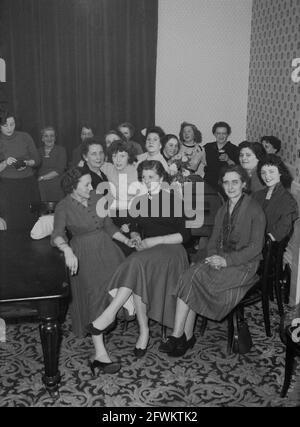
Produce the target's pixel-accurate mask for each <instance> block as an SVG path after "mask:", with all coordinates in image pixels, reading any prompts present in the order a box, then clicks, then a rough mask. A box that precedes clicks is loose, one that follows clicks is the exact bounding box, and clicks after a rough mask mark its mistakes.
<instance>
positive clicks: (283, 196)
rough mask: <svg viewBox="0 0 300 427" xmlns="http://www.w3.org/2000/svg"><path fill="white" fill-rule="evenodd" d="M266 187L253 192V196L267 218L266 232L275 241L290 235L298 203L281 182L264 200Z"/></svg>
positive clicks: (296, 215) (296, 216)
mask: <svg viewBox="0 0 300 427" xmlns="http://www.w3.org/2000/svg"><path fill="white" fill-rule="evenodd" d="M267 192H268V188H265V189H263V190H260V191H258V192H257V193H254V194H253V198H254V199H255V200H256V201H257V202H258V203H259V204H260V205H261V206H262V208H263V210H264V212H265V215H266V219H267V230H266V231H267V233H271V234H272V236H273V237H274V238H275V239H276V241H277V242H280V241H281V240H282V239H284V238H285V237H287V236H290V235H291V233H292V230H293V224H294V222H295V221H296V219H297V218H298V214H299V213H298V205H297V202H296V200H295V199H294V197H293V196H292V194H291V193H290V192H289V191H288V190H286V189H285V188H284V187H283V185H282V184H281V183H279V184H277V186H276V188H274V190H273V192H272V195H271V199H270V200H266V195H267Z"/></svg>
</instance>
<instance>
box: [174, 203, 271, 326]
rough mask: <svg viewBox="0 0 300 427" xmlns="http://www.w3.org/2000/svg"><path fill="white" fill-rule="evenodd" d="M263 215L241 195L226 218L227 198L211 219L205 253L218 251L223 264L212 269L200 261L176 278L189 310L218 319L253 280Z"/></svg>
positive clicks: (260, 250) (261, 234) (258, 259)
mask: <svg viewBox="0 0 300 427" xmlns="http://www.w3.org/2000/svg"><path fill="white" fill-rule="evenodd" d="M264 231H265V216H264V213H263V211H262V209H261V207H260V206H259V204H258V203H257V202H255V200H252V199H251V197H250V196H247V195H245V196H244V197H243V199H242V201H241V203H240V205H239V207H237V210H236V211H235V212H233V213H232V215H231V218H230V219H229V220H228V202H227V203H226V204H225V205H224V206H222V207H221V208H220V209H219V211H218V213H217V215H216V219H215V225H214V230H213V233H212V236H211V238H210V240H209V243H208V250H207V255H208V256H212V255H221V256H223V257H224V258H225V259H226V262H227V267H225V268H221V269H220V270H216V269H214V268H212V267H210V266H209V265H208V264H205V263H204V261H201V262H200V263H198V264H196V265H194V266H192V267H191V268H189V269H188V270H187V271H186V272H185V273H183V275H182V276H181V278H180V279H179V281H178V288H177V296H178V297H179V298H181V299H182V300H183V301H184V302H185V303H186V304H187V305H188V306H189V307H190V308H191V309H192V310H193V311H195V312H196V313H198V314H200V315H201V316H204V317H208V318H209V319H214V320H222V319H223V318H224V317H225V316H226V315H227V314H228V313H230V311H231V310H232V309H233V308H234V307H235V306H236V305H237V304H238V303H239V301H240V300H241V299H242V298H243V296H244V295H245V294H246V293H247V291H248V290H249V289H250V288H251V286H252V285H253V283H255V280H256V271H257V268H258V265H259V261H260V259H261V252H262V248H263V243H264Z"/></svg>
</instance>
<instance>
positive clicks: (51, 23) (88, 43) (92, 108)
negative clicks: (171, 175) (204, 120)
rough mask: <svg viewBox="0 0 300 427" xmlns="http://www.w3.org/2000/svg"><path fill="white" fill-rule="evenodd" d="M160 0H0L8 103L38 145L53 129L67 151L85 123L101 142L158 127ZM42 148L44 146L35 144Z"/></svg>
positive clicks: (0, 46) (0, 53)
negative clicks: (121, 129) (122, 128)
mask: <svg viewBox="0 0 300 427" xmlns="http://www.w3.org/2000/svg"><path fill="white" fill-rule="evenodd" d="M157 11H158V0H0V20H1V21H0V57H3V58H5V60H6V64H7V83H5V85H6V91H5V93H6V94H7V97H8V103H9V106H10V107H11V108H12V110H13V112H14V113H16V114H17V116H19V117H20V118H21V130H25V131H27V132H29V133H30V134H31V135H32V136H33V138H34V139H35V141H36V142H38V141H39V139H40V136H39V130H40V129H41V128H42V127H43V126H45V125H53V126H55V128H56V129H57V132H58V141H57V142H58V143H59V144H61V145H64V146H65V147H66V148H67V151H68V153H69V154H70V152H71V150H72V149H73V148H74V147H75V146H76V145H77V144H78V143H79V127H80V124H81V123H82V122H85V121H88V122H89V123H91V124H92V125H93V126H94V128H95V130H96V133H97V135H99V136H100V137H103V135H104V133H105V132H106V131H107V130H109V129H110V128H113V127H115V126H116V125H117V124H118V123H120V122H121V121H129V122H131V123H132V124H133V125H134V126H135V127H136V128H137V129H141V128H143V127H145V126H148V125H150V124H153V123H154V117H155V74H156V46H157ZM37 145H39V144H37Z"/></svg>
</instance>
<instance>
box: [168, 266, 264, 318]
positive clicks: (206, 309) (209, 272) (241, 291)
mask: <svg viewBox="0 0 300 427" xmlns="http://www.w3.org/2000/svg"><path fill="white" fill-rule="evenodd" d="M258 264H259V263H258V262H253V263H249V264H247V265H240V266H232V267H226V268H221V269H220V270H215V269H213V268H212V267H210V266H209V265H208V264H205V263H204V262H201V263H200V264H196V265H194V266H192V267H190V268H189V269H188V270H187V271H185V272H184V273H183V274H182V276H181V277H180V279H179V281H178V284H177V289H176V292H177V296H178V297H179V298H180V299H182V300H183V301H184V302H185V303H186V304H187V305H188V306H189V307H190V308H191V309H192V310H193V311H195V312H196V313H198V314H200V315H201V316H204V317H207V318H209V319H213V320H222V319H223V318H224V317H225V316H227V314H229V313H230V311H231V310H233V308H234V307H235V306H236V305H237V304H238V303H239V302H240V301H241V299H242V298H243V297H244V295H245V294H246V293H247V292H248V290H249V289H250V288H251V287H252V286H253V284H254V283H255V282H256V280H257V275H256V271H257V268H258Z"/></svg>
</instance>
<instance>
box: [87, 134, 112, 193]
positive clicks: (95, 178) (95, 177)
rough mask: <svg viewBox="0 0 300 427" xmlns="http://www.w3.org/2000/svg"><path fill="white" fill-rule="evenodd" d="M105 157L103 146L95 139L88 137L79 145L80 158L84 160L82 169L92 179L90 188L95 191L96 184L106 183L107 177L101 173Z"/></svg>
mask: <svg viewBox="0 0 300 427" xmlns="http://www.w3.org/2000/svg"><path fill="white" fill-rule="evenodd" d="M105 156H106V149H105V144H104V143H103V144H101V142H99V141H98V140H97V139H96V138H93V137H88V138H86V139H85V140H84V141H83V142H82V145H81V157H82V158H83V159H84V165H83V169H84V170H85V171H86V173H89V174H90V175H91V178H92V187H93V189H94V190H96V189H97V186H98V184H100V183H101V182H107V176H106V175H105V173H104V172H102V171H101V169H100V168H101V166H103V164H104V160H105Z"/></svg>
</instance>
